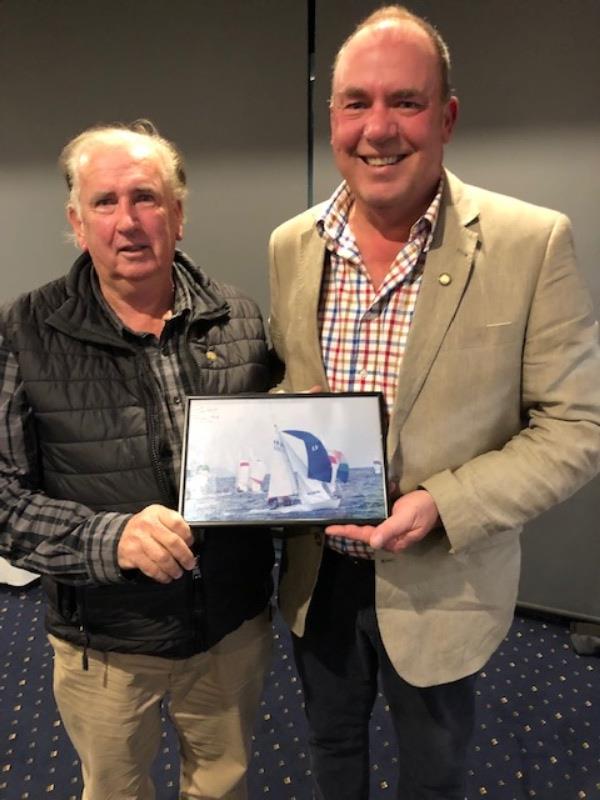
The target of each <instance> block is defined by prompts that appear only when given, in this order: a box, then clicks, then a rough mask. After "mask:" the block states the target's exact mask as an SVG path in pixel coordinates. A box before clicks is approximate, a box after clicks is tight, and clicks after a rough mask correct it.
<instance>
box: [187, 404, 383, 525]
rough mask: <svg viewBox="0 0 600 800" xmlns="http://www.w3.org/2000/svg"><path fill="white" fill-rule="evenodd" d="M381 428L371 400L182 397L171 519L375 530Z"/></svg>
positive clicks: (379, 510) (379, 507)
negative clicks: (337, 525) (181, 431)
mask: <svg viewBox="0 0 600 800" xmlns="http://www.w3.org/2000/svg"><path fill="white" fill-rule="evenodd" d="M383 419H384V415H383V398H382V395H381V393H379V392H361V393H358V392H355V393H352V392H349V393H335V394H333V393H314V394H267V395H233V396H223V397H221V396H218V397H215V396H198V397H188V398H187V400H186V415H185V435H184V442H183V454H182V464H181V481H180V492H179V511H180V513H181V514H182V516H183V517H184V519H185V520H186V521H187V522H188V523H189V524H190V525H192V526H202V527H205V526H223V525H227V526H232V525H234V526H253V525H261V526H269V527H273V528H279V529H281V528H283V529H285V528H288V527H293V526H297V525H307V524H310V525H328V524H332V523H355V524H377V523H379V522H381V521H382V520H383V519H385V518H386V517H387V516H388V508H389V501H388V490H387V471H386V458H385V432H384V422H383Z"/></svg>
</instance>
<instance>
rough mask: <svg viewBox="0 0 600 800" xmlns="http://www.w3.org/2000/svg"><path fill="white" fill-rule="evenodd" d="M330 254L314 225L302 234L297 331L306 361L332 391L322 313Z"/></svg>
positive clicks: (319, 381)
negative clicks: (321, 334) (325, 269)
mask: <svg viewBox="0 0 600 800" xmlns="http://www.w3.org/2000/svg"><path fill="white" fill-rule="evenodd" d="M326 255H327V253H326V249H325V243H324V241H323V239H322V238H321V237H320V236H319V235H318V233H317V230H316V228H315V226H314V225H313V226H312V227H311V228H309V229H307V230H305V231H304V233H303V234H302V236H301V257H300V268H299V270H298V273H297V276H296V280H297V297H296V331H297V335H298V337H299V338H301V341H302V342H303V349H304V352H305V358H304V363H306V364H310V365H311V374H312V368H313V366H314V369H315V372H314V374H315V382H316V383H318V384H319V385H320V386H321V388H322V389H323V391H324V392H328V391H329V384H328V382H327V376H326V375H325V367H324V366H323V354H322V353H321V342H320V337H319V323H318V315H319V295H320V291H321V281H322V279H323V266H324V262H325V258H326Z"/></svg>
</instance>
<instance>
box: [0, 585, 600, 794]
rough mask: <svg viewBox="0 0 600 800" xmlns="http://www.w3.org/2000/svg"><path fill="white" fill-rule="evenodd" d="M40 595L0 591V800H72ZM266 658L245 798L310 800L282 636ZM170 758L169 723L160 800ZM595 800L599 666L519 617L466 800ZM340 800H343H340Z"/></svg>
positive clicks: (295, 684)
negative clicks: (265, 678)
mask: <svg viewBox="0 0 600 800" xmlns="http://www.w3.org/2000/svg"><path fill="white" fill-rule="evenodd" d="M43 614H44V609H43V600H42V594H41V590H40V588H39V587H38V586H33V587H31V588H26V589H14V588H9V587H6V586H5V587H0V798H2V800H43V799H44V798H48V800H52V799H53V798H54V799H55V800H79V797H80V793H81V780H80V776H79V768H78V760H77V756H76V755H75V752H74V751H73V749H72V747H71V745H70V743H69V741H68V739H67V738H66V736H65V733H64V730H63V728H62V725H61V722H60V719H59V717H58V714H57V712H56V708H55V705H54V701H53V699H52V693H51V666H52V657H51V650H50V647H49V645H48V644H47V642H46V638H45V634H44V630H43ZM275 636H276V651H275V659H274V662H273V669H272V671H271V673H270V675H269V679H268V682H267V685H266V687H265V691H264V695H263V699H262V703H261V709H260V715H259V719H258V722H257V728H256V733H255V737H254V741H253V759H252V766H251V770H250V774H249V785H250V798H251V800H258V798H272V800H309V799H310V797H311V781H310V763H309V757H308V752H307V748H306V726H305V722H304V717H303V713H302V691H301V689H300V684H299V681H298V678H297V674H296V671H295V667H294V664H293V659H292V656H291V652H290V646H289V642H288V638H287V633H286V631H285V629H284V627H283V625H282V624H281V622H280V620H278V619H277V620H276V622H275ZM395 758H396V757H395V751H394V738H393V735H392V729H391V724H390V720H389V715H388V713H387V711H386V707H385V701H384V699H383V698H382V697H379V699H378V702H377V705H376V708H375V711H374V714H373V719H372V775H371V798H372V800H385V798H393V797H395V788H394V787H395V778H394V775H395V765H394V762H395ZM177 774H178V765H177V749H176V746H175V738H174V736H173V733H172V730H171V729H170V727H169V725H168V723H167V722H165V726H164V732H163V746H162V748H161V752H160V754H159V758H158V759H157V762H156V764H155V767H154V777H155V781H156V787H157V798H158V800H176V798H177V782H178V779H177ZM478 798H487V800H529V799H530V798H538V800H587V798H600V661H599V660H598V658H597V657H596V658H595V657H593V656H587V657H586V656H579V655H577V654H576V653H575V652H574V651H573V650H572V648H571V645H570V641H569V631H568V626H567V625H566V624H564V623H562V622H560V621H544V620H540V619H534V618H526V617H521V616H517V617H516V618H515V621H514V624H513V626H512V628H511V631H510V633H509V635H508V637H507V638H506V640H505V641H504V643H503V645H502V647H501V648H500V649H499V651H498V652H497V653H496V655H495V656H494V658H493V659H492V660H491V662H490V663H489V664H488V666H487V667H486V669H485V670H484V671H483V672H482V673H481V676H480V680H479V690H478V707H477V729H476V734H475V738H474V741H473V744H472V747H471V757H470V770H469V787H468V800H478ZM340 800H344V799H343V798H340Z"/></svg>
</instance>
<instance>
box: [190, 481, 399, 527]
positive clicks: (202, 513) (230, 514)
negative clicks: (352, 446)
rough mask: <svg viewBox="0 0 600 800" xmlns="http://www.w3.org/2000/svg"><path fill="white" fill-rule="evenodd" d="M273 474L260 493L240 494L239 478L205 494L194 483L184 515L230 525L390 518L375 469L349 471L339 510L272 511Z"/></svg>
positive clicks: (215, 485) (215, 483)
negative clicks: (269, 491) (270, 485)
mask: <svg viewBox="0 0 600 800" xmlns="http://www.w3.org/2000/svg"><path fill="white" fill-rule="evenodd" d="M268 483H269V475H266V476H265V479H264V481H263V487H264V489H263V490H262V491H260V492H256V493H255V492H238V491H236V488H235V477H233V476H232V477H216V478H213V479H212V480H211V481H210V482H208V483H207V485H206V486H202V491H199V490H196V491H195V492H194V491H193V485H194V481H193V480H190V481H189V482H188V485H189V486H190V489H188V491H186V497H185V505H184V516H185V518H186V519H187V520H190V521H195V522H203V521H206V522H228V521H239V520H245V521H247V522H248V523H249V524H259V523H263V524H264V522H265V521H267V522H269V523H273V524H274V525H277V524H281V523H284V522H287V521H294V520H308V521H310V520H318V519H327V520H353V521H354V520H371V521H373V520H382V519H384V518H385V517H386V516H387V510H386V508H385V498H384V493H383V476H382V475H381V474H377V472H376V471H375V470H373V469H372V468H371V467H359V468H354V469H350V470H349V475H348V481H347V482H346V483H342V482H340V483H338V484H337V485H336V488H335V494H336V496H338V497H339V499H340V503H339V506H338V507H337V508H327V509H323V508H321V509H320V508H315V509H308V510H307V508H306V507H304V506H301V505H300V506H296V507H295V506H294V505H289V506H281V507H279V508H275V509H271V508H269V507H268V505H267V491H266V487H267V486H268Z"/></svg>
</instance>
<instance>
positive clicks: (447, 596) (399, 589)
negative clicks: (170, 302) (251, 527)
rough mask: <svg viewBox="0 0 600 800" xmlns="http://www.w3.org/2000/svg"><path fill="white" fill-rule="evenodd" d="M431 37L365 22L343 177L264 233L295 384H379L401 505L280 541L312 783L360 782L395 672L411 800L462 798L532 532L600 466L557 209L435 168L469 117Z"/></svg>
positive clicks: (355, 62) (410, 27) (581, 329)
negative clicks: (380, 518) (381, 516)
mask: <svg viewBox="0 0 600 800" xmlns="http://www.w3.org/2000/svg"><path fill="white" fill-rule="evenodd" d="M448 67H449V58H448V52H447V48H446V45H445V44H444V42H443V40H442V39H441V37H440V36H439V34H438V33H437V32H436V31H435V30H434V29H433V28H431V27H430V26H429V25H428V24H427V23H426V22H425V21H424V20H422V19H420V18H418V17H415V16H413V15H412V14H410V13H409V12H407V11H406V9H403V8H401V7H397V6H395V7H388V8H384V9H381V10H379V11H378V12H375V13H374V14H373V15H371V16H370V17H368V18H367V19H366V20H365V21H364V22H363V23H362V24H361V25H360V26H359V27H358V28H357V29H356V31H355V32H354V33H353V34H352V35H351V36H350V38H349V39H348V40H347V41H346V42H345V44H344V45H343V46H342V48H341V50H340V52H339V54H338V56H337V59H336V63H335V67H334V77H333V86H332V98H331V141H332V146H333V152H334V155H335V158H336V163H337V166H338V168H339V170H340V172H341V174H342V176H343V177H344V182H343V183H342V185H341V186H340V187H339V188H338V190H337V191H336V193H335V194H334V195H333V197H332V198H331V199H330V200H329V201H328V202H327V203H325V204H322V205H321V206H318V207H316V208H313V209H310V210H308V211H306V212H304V213H303V214H300V215H299V216H298V217H295V218H294V219H292V220H290V221H288V222H286V223H284V224H283V225H282V226H280V227H279V228H278V229H277V230H276V231H275V232H274V233H273V236H272V239H271V243H270V259H271V290H272V315H271V333H272V338H273V342H274V345H275V348H276V350H277V352H278V354H279V356H280V358H281V359H282V361H283V362H284V363H285V368H286V372H285V379H284V381H283V384H282V387H281V388H283V389H284V390H286V391H291V392H297V391H303V390H306V389H308V388H309V387H312V386H314V385H320V386H321V387H323V389H325V390H331V391H344V390H346V391H368V390H381V391H382V392H383V394H384V397H385V400H386V404H387V409H388V413H389V432H388V456H389V465H388V466H389V475H390V479H391V481H392V482H393V484H394V486H395V495H394V497H395V498H396V499H395V502H394V503H393V507H392V509H391V515H390V517H389V518H388V519H387V520H386V521H384V522H383V523H382V524H380V525H379V526H377V527H362V528H361V527H357V526H339V525H335V526H331V527H329V528H327V529H326V531H325V535H324V534H323V531H321V530H318V529H311V530H310V531H307V532H306V533H305V534H304V535H302V536H298V537H293V538H290V539H289V540H288V541H287V544H286V549H285V554H284V559H283V564H282V577H281V586H280V605H281V609H282V612H283V614H284V617H285V618H286V620H287V622H288V624H289V625H290V627H291V629H292V631H293V634H294V636H293V641H294V649H295V654H296V659H297V663H298V668H299V672H300V676H301V678H302V682H303V686H304V692H305V698H306V709H307V716H308V721H309V727H310V744H311V756H312V761H313V774H314V777H315V786H316V788H315V792H316V796H317V797H318V798H321V799H322V800H340V799H343V800H363V798H366V797H367V796H368V785H369V779H368V719H369V715H370V712H371V709H372V705H373V702H374V698H375V695H376V690H377V679H378V677H379V678H380V680H381V682H382V685H383V688H384V691H385V695H386V699H387V701H388V703H389V706H390V709H391V713H392V718H393V721H394V725H395V728H396V732H397V735H398V746H399V770H400V777H399V795H398V796H399V797H402V798H404V799H405V800H413V799H414V800H417V798H419V799H420V798H439V800H455V799H456V800H458V799H459V798H460V799H461V800H462V798H463V797H464V774H465V761H466V748H467V744H468V741H469V737H470V734H471V731H472V727H473V717H474V677H473V676H474V674H475V673H476V672H477V671H478V670H479V669H480V668H481V667H482V666H483V665H484V664H485V662H486V660H487V659H488V658H489V657H490V655H491V654H492V653H493V651H494V650H495V648H496V647H497V646H498V645H499V643H500V642H501V640H502V639H503V637H504V636H505V634H506V632H507V630H508V628H509V626H510V624H511V620H512V614H513V610H514V606H515V600H516V596H517V584H518V577H519V562H520V550H519V534H520V532H521V529H522V527H523V524H524V523H525V522H527V520H529V519H531V518H532V517H534V516H536V515H537V514H540V513H541V512H543V511H544V510H546V509H548V508H549V507H550V506H552V505H553V504H555V503H557V502H560V501H561V500H563V499H565V498H566V497H567V496H569V495H570V494H572V493H573V492H575V491H576V490H577V489H578V488H579V487H580V486H582V484H584V483H585V482H586V481H588V480H589V479H590V478H592V477H593V476H594V475H595V474H596V473H597V472H598V470H599V453H600V356H599V349H598V333H597V323H595V322H594V319H593V316H592V307H591V301H590V297H589V295H588V293H587V291H586V289H585V287H584V285H583V282H582V279H581V277H580V275H579V273H578V272H577V269H576V266H575V261H574V254H573V247H572V239H571V232H570V226H569V222H568V220H567V218H566V217H565V216H563V215H562V214H559V213H557V212H554V211H549V210H547V209H543V208H538V207H535V206H532V205H529V204H526V203H523V202H520V201H518V200H515V199H512V198H509V197H503V196H500V195H497V194H493V193H491V192H487V191H484V190H481V189H477V188H475V187H472V186H466V185H465V184H463V183H461V181H459V180H458V179H457V178H456V177H455V176H453V175H452V174H450V173H449V172H447V171H445V170H444V169H443V167H442V158H443V148H444V145H445V144H446V143H447V142H448V140H449V139H450V136H451V134H452V130H453V127H454V123H455V120H456V116H457V111H458V103H457V100H456V98H455V97H453V96H452V95H451V92H450V87H449V78H448Z"/></svg>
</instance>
